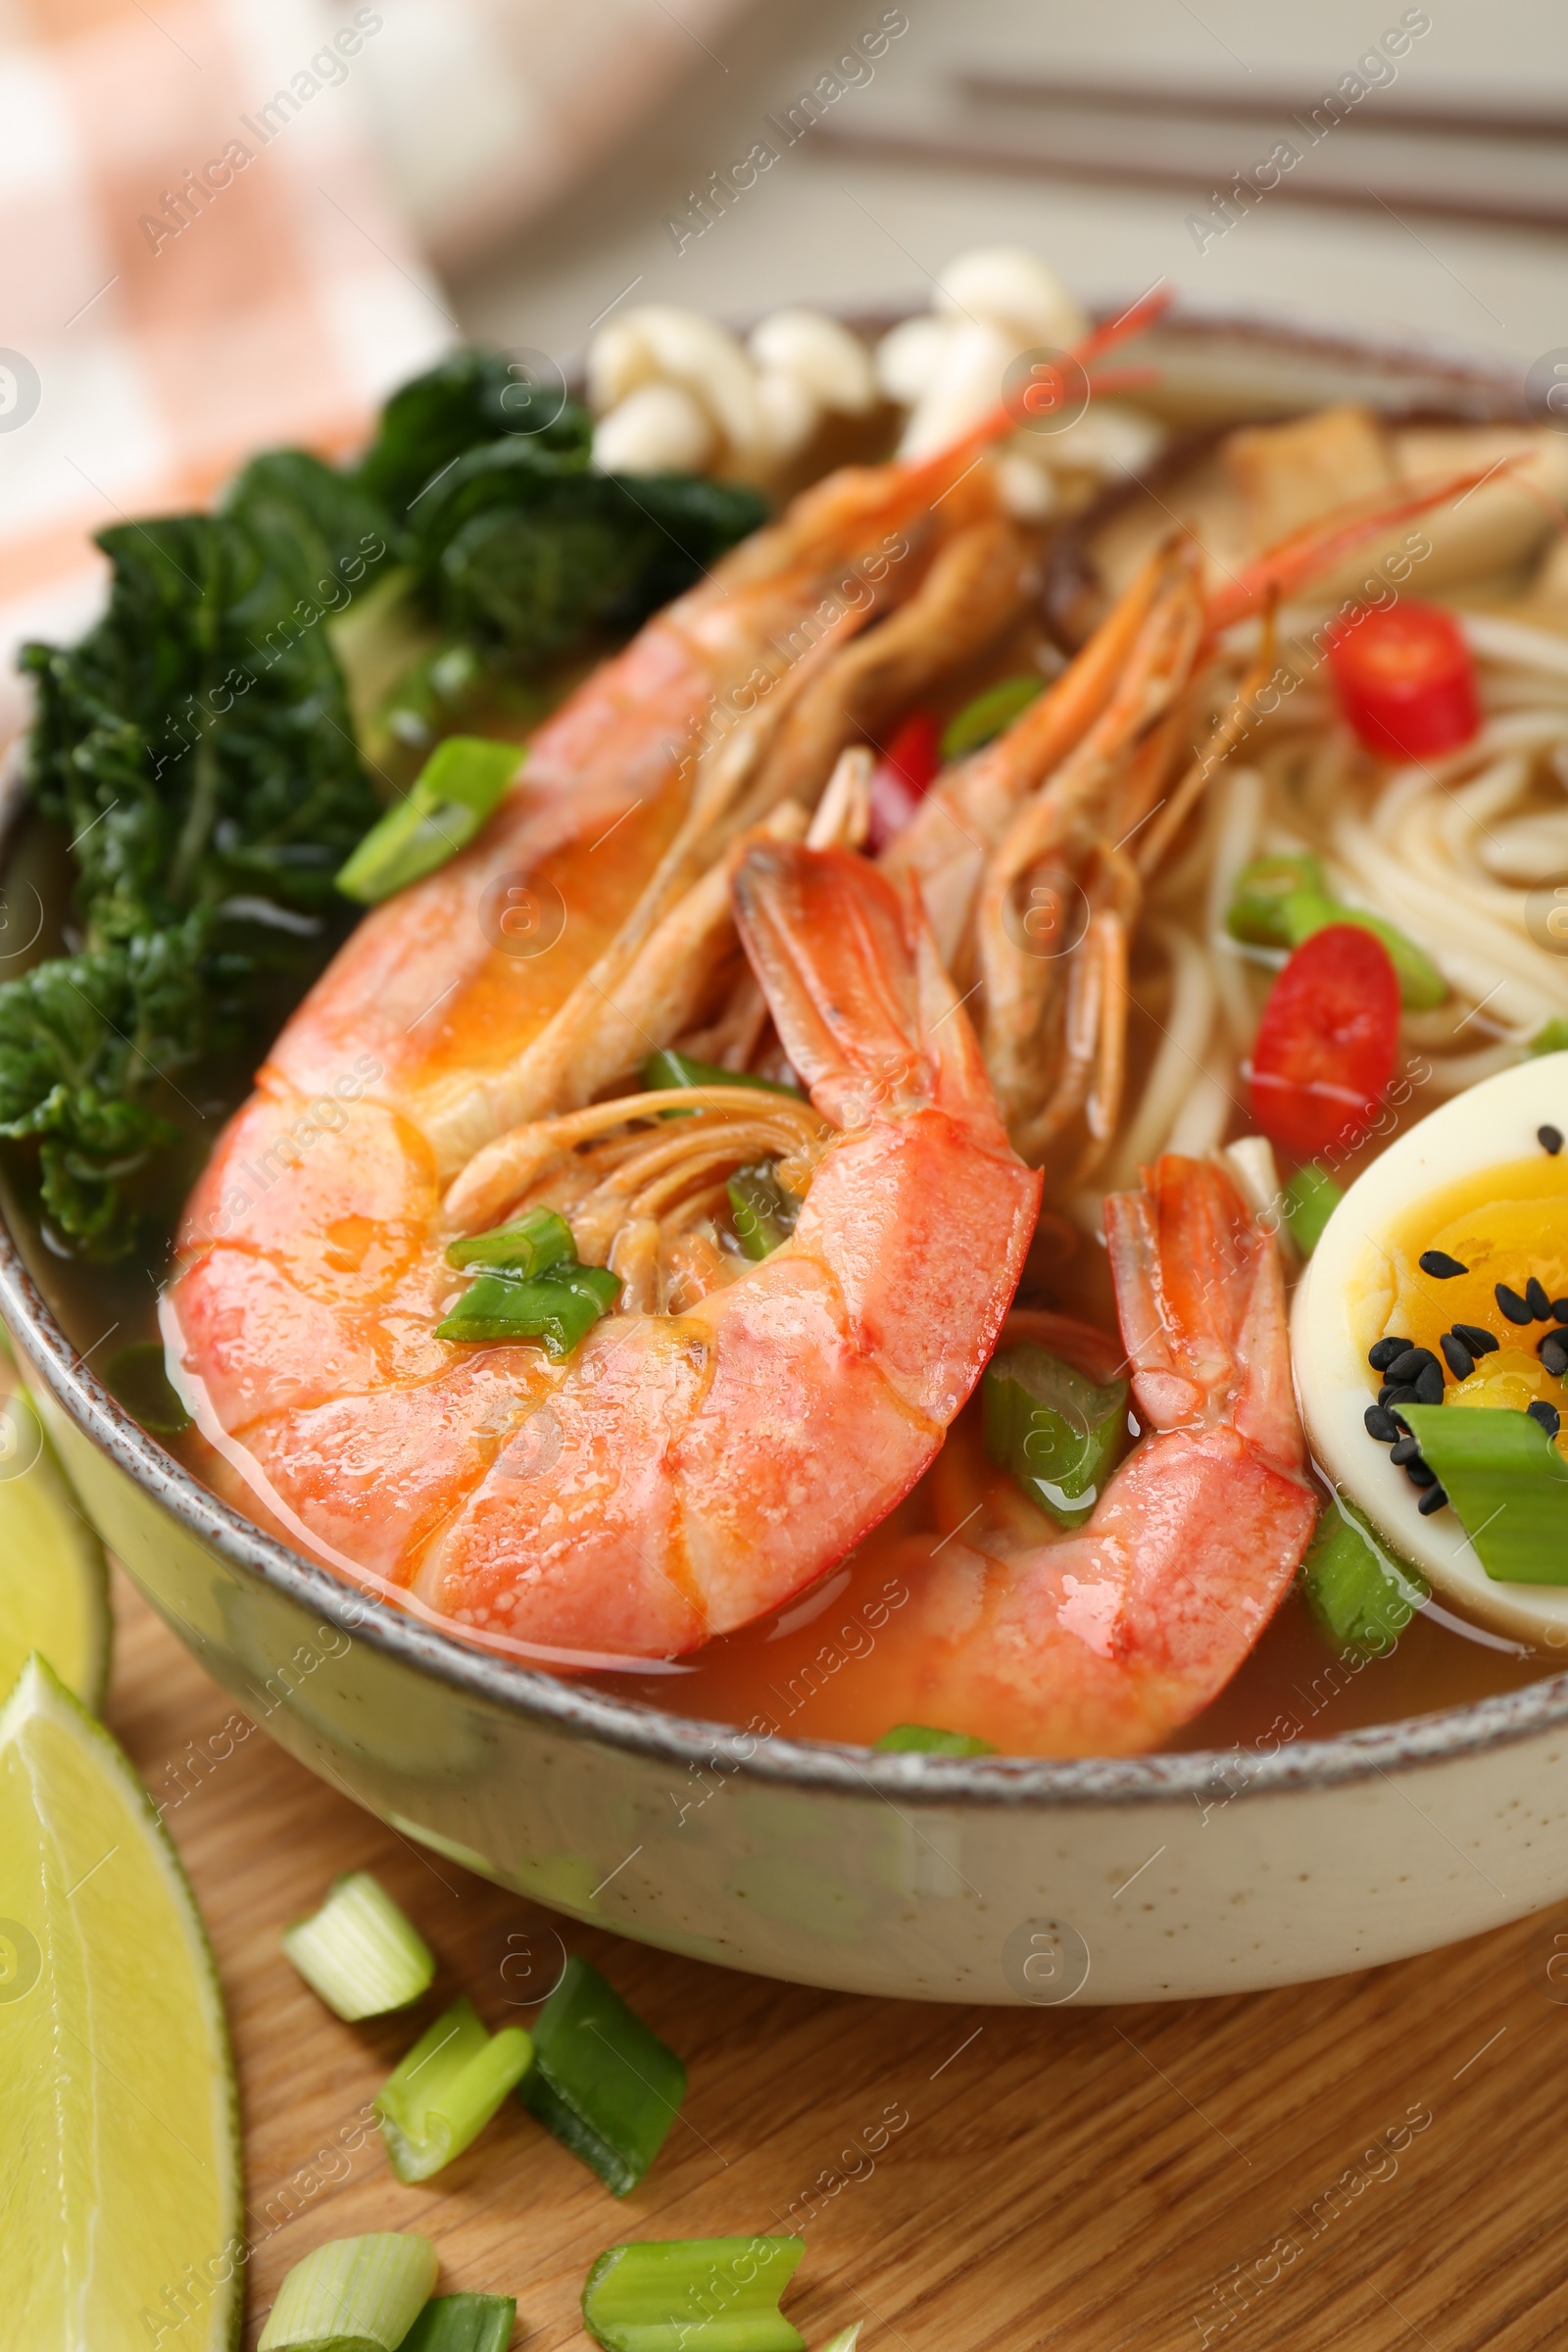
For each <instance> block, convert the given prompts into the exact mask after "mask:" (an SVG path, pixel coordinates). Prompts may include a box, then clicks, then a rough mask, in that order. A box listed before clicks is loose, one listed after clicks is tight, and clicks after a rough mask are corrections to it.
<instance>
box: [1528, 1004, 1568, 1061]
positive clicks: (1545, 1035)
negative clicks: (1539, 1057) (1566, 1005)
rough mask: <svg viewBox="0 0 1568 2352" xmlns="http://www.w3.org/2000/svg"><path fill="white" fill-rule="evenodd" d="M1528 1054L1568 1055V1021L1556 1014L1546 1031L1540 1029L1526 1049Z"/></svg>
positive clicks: (1547, 1024) (1546, 1026) (1545, 1028)
mask: <svg viewBox="0 0 1568 2352" xmlns="http://www.w3.org/2000/svg"><path fill="white" fill-rule="evenodd" d="M1525 1052H1526V1053H1527V1054H1568V1020H1564V1019H1563V1016H1562V1014H1561V1013H1560V1012H1559V1013H1555V1014H1553V1016H1552V1018H1551V1019H1550V1020H1549V1021H1548V1022H1547V1023H1546V1025H1545V1027H1544V1029H1538V1030H1537V1031H1536V1034H1535V1036H1534V1037H1533V1038H1532V1039H1531V1040H1530V1043H1529V1045H1528V1046H1527V1047H1526V1048H1525Z"/></svg>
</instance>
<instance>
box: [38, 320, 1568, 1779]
mask: <svg viewBox="0 0 1568 2352" xmlns="http://www.w3.org/2000/svg"><path fill="white" fill-rule="evenodd" d="M900 315H901V313H900V312H898V311H895V310H892V309H889V310H887V311H881V312H876V313H873V312H870V311H869V310H867V311H864V312H859V313H858V315H852V317H853V319H854V322H855V323H859V322H860V321H861V320H864V321H865V323H866V324H867V325H870V324H871V323H872V322H873V320H874V321H875V323H876V324H881V323H883V322H884V321H890V320H891V319H893V318H895V317H897V316H900ZM1111 315H1114V314H1113V313H1112V314H1111ZM1159 331H1161V332H1163V333H1167V334H1172V335H1175V336H1179V337H1180V338H1181V339H1182V340H1183V341H1184V342H1188V343H1201V342H1210V343H1219V342H1223V341H1225V340H1231V341H1240V342H1242V343H1244V344H1245V343H1248V342H1250V343H1253V344H1255V345H1259V346H1270V347H1273V348H1274V349H1276V350H1280V351H1285V352H1290V351H1295V352H1297V353H1299V354H1300V355H1302V356H1306V355H1309V354H1310V355H1314V356H1318V357H1321V358H1322V359H1324V360H1325V361H1345V362H1350V363H1361V364H1365V365H1370V366H1373V367H1377V368H1382V369H1384V370H1385V371H1386V372H1387V373H1388V374H1389V375H1390V376H1391V377H1393V378H1397V377H1399V376H1401V375H1407V376H1414V375H1416V374H1417V373H1422V374H1425V375H1426V376H1427V377H1428V379H1429V380H1430V379H1431V378H1432V377H1433V376H1437V377H1438V378H1439V379H1440V380H1442V381H1443V383H1444V385H1445V388H1446V389H1451V390H1452V391H1453V392H1454V393H1456V394H1457V393H1461V392H1462V393H1463V394H1465V395H1467V396H1468V400H1469V401H1470V402H1472V403H1473V404H1474V405H1473V407H1472V408H1471V409H1470V412H1469V413H1470V414H1471V416H1472V417H1474V420H1475V421H1477V422H1484V421H1495V422H1514V421H1524V420H1527V419H1528V418H1529V417H1530V414H1531V412H1530V409H1529V405H1528V403H1527V402H1526V400H1525V399H1524V397H1523V393H1522V387H1521V382H1520V375H1519V372H1518V371H1517V369H1516V368H1509V367H1508V366H1507V365H1506V363H1504V362H1502V361H1500V360H1498V359H1496V358H1495V357H1493V356H1491V355H1478V354H1467V353H1466V352H1464V350H1463V349H1462V347H1458V346H1455V345H1453V344H1449V343H1446V342H1444V343H1440V342H1437V341H1436V340H1434V341H1423V340H1421V339H1419V338H1416V337H1413V336H1405V337H1401V338H1399V339H1398V340H1397V341H1396V340H1392V339H1391V340H1389V341H1384V340H1381V339H1378V338H1375V337H1372V336H1361V335H1358V334H1356V333H1355V332H1353V330H1348V329H1346V328H1343V327H1334V326H1329V325H1321V326H1320V325H1318V324H1317V323H1316V322H1311V321H1299V320H1292V319H1288V318H1285V317H1282V316H1279V315H1273V316H1270V315H1268V314H1266V313H1263V312H1257V313H1253V314H1251V315H1246V314H1236V313H1233V312H1219V313H1209V312H1204V311H1201V310H1199V309H1196V308H1194V307H1192V306H1180V307H1178V308H1176V309H1175V310H1173V311H1172V312H1171V314H1170V315H1169V316H1168V317H1167V319H1165V320H1163V321H1162V322H1161V328H1160V330H1159ZM20 750H21V744H20V739H19V741H18V743H17V744H16V745H14V746H13V747H12V751H11V753H10V755H9V756H8V757H7V758H6V760H5V761H4V766H3V772H0V870H3V866H4V862H5V859H6V858H7V856H8V854H9V851H10V848H11V844H12V840H13V836H14V834H15V831H16V829H17V826H18V824H19V821H20V819H21V818H22V816H23V814H24V813H25V809H26V806H27V802H26V792H25V781H24V777H23V770H22V761H21V758H20ZM0 1316H3V1318H4V1320H5V1322H6V1323H7V1325H8V1326H9V1327H10V1329H11V1331H12V1333H13V1334H14V1335H15V1337H16V1339H17V1340H18V1342H19V1344H20V1347H21V1349H22V1352H23V1353H24V1355H25V1358H26V1359H27V1368H28V1369H29V1370H30V1371H31V1373H32V1374H33V1375H34V1376H35V1377H37V1378H40V1379H41V1380H42V1381H43V1382H44V1384H45V1385H46V1387H47V1389H48V1391H49V1394H50V1396H51V1397H52V1398H53V1399H54V1401H55V1403H56V1404H57V1405H58V1407H59V1408H60V1410H61V1411H62V1412H63V1413H64V1415H65V1416H66V1418H67V1419H68V1420H69V1421H70V1422H71V1423H72V1424H73V1427H74V1428H75V1429H76V1430H77V1431H78V1433H79V1434H80V1435H81V1436H82V1437H83V1438H85V1439H86V1440H87V1442H88V1443H89V1444H90V1445H92V1446H94V1447H95V1448H96V1450H97V1451H99V1452H100V1453H102V1454H104V1455H105V1456H106V1457H107V1458H108V1459H109V1460H110V1461H111V1462H112V1463H114V1464H115V1465H116V1466H117V1467H118V1468H119V1469H120V1470H122V1471H123V1473H124V1474H125V1475H126V1476H127V1477H128V1478H129V1479H130V1480H131V1482H132V1484H133V1485H135V1486H136V1487H137V1488H138V1489H139V1490H140V1491H141V1492H142V1493H143V1494H145V1495H148V1496H149V1498H150V1499H151V1500H153V1501H154V1502H156V1503H157V1504H158V1505H159V1506H160V1507H161V1508H162V1509H164V1510H165V1511H167V1512H168V1513H169V1514H170V1515H171V1517H172V1518H173V1519H174V1520H175V1521H176V1522H177V1523H178V1524H179V1525H180V1526H181V1527H182V1528H183V1529H184V1530H185V1532H186V1533H187V1534H188V1535H190V1536H192V1537H193V1538H194V1539H195V1540H196V1541H197V1542H198V1543H199V1544H202V1545H203V1546H204V1547H205V1548H206V1549H208V1550H209V1551H211V1552H213V1553H215V1554H216V1555H217V1557H218V1558H220V1559H221V1561H222V1562H223V1563H224V1564H225V1565H226V1566H227V1567H229V1568H230V1569H233V1570H235V1571H238V1572H239V1573H241V1574H242V1575H245V1576H249V1577H255V1578H257V1579H259V1580H260V1582H261V1583H262V1584H263V1585H265V1586H267V1587H269V1588H270V1589H271V1590H273V1591H275V1592H277V1593H281V1594H283V1595H284V1596H286V1597H287V1598H289V1599H291V1600H294V1601H296V1602H299V1603H302V1604H304V1605H305V1606H307V1607H308V1608H309V1609H310V1610H311V1611H312V1612H313V1613H314V1614H316V1615H317V1616H318V1617H319V1619H321V1620H324V1621H325V1622H327V1623H329V1624H331V1625H333V1626H334V1627H336V1628H338V1629H339V1630H341V1631H342V1632H344V1633H346V1634H347V1635H349V1636H350V1637H351V1638H358V1639H360V1640H362V1641H365V1642H368V1643H369V1644H370V1645H371V1647H372V1648H375V1649H378V1650H380V1651H382V1652H384V1653H385V1654H386V1655H387V1656H389V1657H390V1658H393V1659H395V1660H398V1661H399V1662H401V1663H402V1664H404V1665H407V1666H410V1667H412V1668H414V1669H415V1670H416V1671H417V1672H419V1673H422V1674H426V1675H429V1676H431V1677H433V1678H434V1679H435V1680H436V1681H437V1682H440V1683H443V1684H445V1685H446V1686H448V1687H449V1688H451V1689H452V1690H454V1691H460V1692H462V1693H464V1694H465V1695H466V1696H467V1697H469V1698H472V1699H477V1700H481V1701H483V1702H485V1703H486V1704H488V1705H490V1706H492V1707H495V1708H497V1709H499V1710H500V1711H502V1712H504V1713H507V1714H511V1715H514V1716H518V1717H521V1718H522V1719H524V1720H526V1721H530V1722H532V1723H534V1724H536V1725H537V1726H539V1728H540V1729H541V1730H544V1731H547V1732H554V1733H557V1734H560V1735H562V1736H564V1737H568V1738H575V1739H586V1740H594V1741H595V1742H596V1743H597V1744H599V1745H601V1746H604V1747H608V1748H611V1749H618V1750H621V1751H624V1752H628V1753H630V1754H632V1755H635V1756H638V1757H641V1758H643V1759H645V1760H648V1761H651V1762H656V1763H663V1764H667V1765H670V1766H672V1767H676V1768H678V1769H680V1770H681V1771H682V1773H683V1774H684V1771H685V1768H686V1767H688V1766H692V1765H701V1764H707V1765H709V1767H710V1768H711V1769H720V1770H723V1771H725V1772H728V1773H733V1774H736V1775H740V1776H744V1777H746V1778H748V1779H752V1780H756V1781H759V1782H762V1783H767V1784H773V1785H783V1786H787V1787H792V1788H797V1789H820V1790H823V1791H833V1792H835V1793H837V1794H840V1795H848V1796H855V1797H858V1798H860V1799H862V1800H865V1799H871V1800H877V1801H881V1802H884V1803H885V1802H890V1801H892V1800H894V1799H897V1800H899V1801H900V1802H901V1803H908V1802H911V1801H912V1802H916V1803H930V1804H940V1805H949V1806H951V1805H955V1804H961V1805H965V1806H978V1807H982V1808H986V1809H990V1808H993V1807H997V1806H1003V1807H1010V1808H1016V1807H1019V1806H1024V1807H1029V1808H1032V1809H1037V1810H1045V1809H1048V1808H1055V1807H1061V1806H1068V1807H1078V1806H1082V1805H1114V1806H1124V1805H1129V1804H1151V1803H1165V1804H1170V1803H1178V1804H1183V1805H1185V1804H1186V1803H1187V1802H1188V1801H1189V1800H1193V1801H1196V1802H1197V1803H1198V1805H1199V1808H1200V1813H1201V1816H1202V1817H1203V1818H1204V1819H1206V1808H1205V1806H1204V1803H1203V1799H1204V1796H1205V1793H1207V1794H1209V1795H1210V1797H1211V1801H1213V1802H1215V1803H1229V1802H1230V1801H1231V1799H1232V1798H1233V1797H1241V1796H1260V1795H1266V1794H1271V1793H1281V1792H1285V1791H1288V1790H1291V1789H1327V1788H1334V1787H1339V1786H1342V1785H1345V1784H1347V1783H1354V1782H1360V1781H1367V1780H1370V1779H1372V1778H1374V1777H1380V1778H1381V1777H1386V1776H1387V1775H1388V1774H1389V1773H1390V1772H1393V1771H1396V1770H1407V1769H1409V1768H1412V1767H1421V1766H1433V1765H1439V1764H1445V1763H1451V1762H1454V1761H1456V1760H1458V1759H1461V1758H1463V1757H1466V1756H1474V1755H1480V1754H1483V1753H1485V1752H1487V1751H1488V1750H1490V1749H1493V1748H1495V1747H1503V1746H1509V1745H1513V1744H1515V1743H1517V1742H1518V1741H1521V1740H1529V1739H1532V1738H1535V1737H1537V1736H1540V1735H1544V1734H1546V1733H1549V1732H1552V1731H1554V1730H1558V1729H1560V1728H1563V1727H1565V1726H1568V1669H1565V1671H1564V1672H1562V1673H1560V1674H1556V1675H1551V1676H1544V1677H1543V1678H1542V1679H1541V1680H1539V1681H1537V1682H1533V1683H1529V1684H1526V1685H1524V1686H1522V1687H1521V1688H1520V1689H1518V1690H1515V1691H1504V1692H1501V1693H1497V1694H1495V1695H1494V1696H1492V1697H1489V1698H1485V1699H1480V1700H1475V1701H1472V1702H1471V1703H1470V1704H1468V1705H1465V1706H1459V1707H1450V1708H1445V1709H1442V1710H1440V1711H1437V1712H1434V1713H1431V1714H1426V1715H1415V1716H1406V1717H1404V1718H1402V1719H1400V1720H1398V1721H1397V1722H1394V1723H1389V1724H1378V1725H1372V1726H1369V1727H1367V1728H1365V1729H1362V1730H1358V1731H1352V1732H1346V1733H1341V1734H1339V1735H1337V1736H1335V1737H1333V1738H1330V1739H1325V1740H1310V1739H1304V1738H1303V1739H1299V1740H1282V1741H1280V1742H1279V1743H1277V1744H1276V1745H1275V1746H1274V1747H1273V1748H1272V1749H1265V1748H1264V1747H1263V1746H1262V1745H1261V1743H1260V1742H1254V1743H1253V1744H1252V1745H1250V1746H1243V1745H1242V1744H1241V1743H1240V1742H1237V1743H1235V1744H1233V1745H1232V1746H1230V1747H1227V1748H1191V1749H1177V1750H1164V1751H1159V1752H1156V1753H1154V1754H1149V1755H1137V1756H1121V1757H1108V1756H1081V1757H1050V1756H1022V1757H1015V1756H975V1757H967V1756H965V1757H959V1756H937V1755H930V1754H925V1753H920V1752H909V1753H888V1752H881V1751H878V1750H876V1749H868V1748H863V1747H858V1746H852V1745H850V1744H848V1743H844V1742H839V1741H831V1740H799V1739H790V1738H788V1737H787V1736H786V1735H785V1734H784V1733H783V1732H781V1731H780V1732H774V1733H771V1734H767V1735H762V1736H758V1735H753V1734H751V1733H749V1732H746V1731H744V1730H740V1729H738V1728H737V1727H735V1726H734V1725H730V1724H719V1723H712V1722H708V1721H704V1720H702V1719H700V1718H697V1717H692V1716H684V1715H676V1714H672V1713H666V1712H665V1711H664V1710H662V1708H659V1707H656V1706H653V1705H650V1704H648V1703H646V1702H643V1701H640V1700H635V1699H628V1698H622V1697H619V1696H617V1695H614V1694H612V1693H611V1692H609V1691H603V1690H600V1689H598V1688H597V1687H595V1686H593V1685H591V1684H588V1683H584V1682H579V1681H574V1680H569V1679H566V1678H564V1677H562V1676H558V1675H555V1674H551V1673H548V1672H546V1671H544V1670H543V1669H540V1668H537V1667H532V1666H526V1665H522V1664H515V1663H514V1662H512V1661H511V1660H509V1659H506V1658H502V1657H498V1656H496V1655H495V1654H494V1653H493V1652H490V1651H486V1650H484V1649H481V1648H479V1647H476V1646H474V1645H471V1644H469V1643H466V1642H463V1641H461V1640H459V1639H456V1638H454V1637H452V1636H449V1635H446V1634H444V1633H441V1632H439V1631H438V1630H437V1629H436V1628H434V1627H433V1626H429V1625H426V1624H424V1623H422V1622H421V1621H420V1620H418V1619H417V1618H415V1617H412V1616H410V1615H408V1614H407V1613H406V1612H405V1611H403V1610H400V1609H398V1608H396V1607H395V1606H392V1605H390V1604H388V1603H386V1602H384V1601H381V1600H379V1599H377V1598H375V1597H374V1596H373V1595H371V1594H368V1593H363V1592H361V1591H359V1590H357V1589H356V1588H355V1587H353V1586H350V1585H349V1584H347V1583H346V1582H345V1581H344V1580H343V1579H342V1578H341V1577H340V1576H338V1575H337V1574H335V1573H334V1572H333V1571H332V1570H331V1569H329V1568H326V1567H324V1566H322V1565H320V1564H319V1563H317V1562H315V1561H313V1560H310V1559H308V1558H307V1557H306V1556H305V1555H304V1554H303V1553H302V1552H298V1551H295V1550H294V1549H292V1548H291V1547H290V1546H289V1545H287V1544H283V1543H282V1542H280V1541H279V1540H278V1539H277V1538H275V1537H272V1536H270V1535H268V1534H267V1533H266V1532H265V1531H264V1530H263V1529H261V1528H260V1527H258V1526H256V1525H255V1524H254V1523H253V1522H252V1521H250V1520H248V1519H246V1518H245V1517H244V1516H243V1515H242V1514H241V1513H240V1512H238V1511H236V1510H234V1509H233V1508H232V1507H231V1506H230V1505H229V1504H227V1503H225V1502H223V1501H221V1499H220V1498H219V1496H218V1495H215V1494H213V1493H212V1492H211V1491H210V1490H209V1489H208V1488H206V1487H205V1486H203V1485H202V1483H201V1481H200V1480H199V1479H198V1478H197V1477H196V1476H195V1474H194V1473H193V1472H192V1471H189V1470H187V1469H186V1468H185V1467H184V1466H183V1464H181V1463H180V1462H178V1461H176V1460H175V1459H174V1458H173V1456H172V1455H171V1454H169V1453H167V1452H166V1451H165V1450H164V1448H163V1447H162V1446H160V1445H159V1444H158V1442H157V1440H156V1438H154V1437H153V1436H151V1435H150V1434H149V1433H148V1432H147V1431H145V1430H144V1429H142V1428H141V1426H140V1425H139V1424H138V1423H137V1422H136V1421H134V1420H132V1418H131V1417H130V1415H129V1414H128V1413H127V1412H126V1411H125V1409H124V1408H123V1406H122V1405H121V1404H120V1403H119V1402H118V1400H117V1399H116V1398H115V1397H113V1396H112V1395H111V1394H110V1392H109V1391H108V1389H107V1388H105V1386H104V1384H103V1383H102V1381H101V1380H100V1379H99V1378H98V1376H97V1375H96V1373H94V1372H93V1371H92V1369H91V1368H90V1366H89V1365H88V1364H87V1362H86V1361H85V1359H84V1358H83V1357H82V1355H81V1354H80V1353H79V1352H78V1350H77V1349H76V1348H75V1347H74V1346H73V1343H72V1342H71V1341H70V1340H69V1339H68V1338H67V1336H66V1333H65V1331H64V1330H63V1328H62V1327H61V1325H60V1324H59V1322H58V1321H57V1320H56V1318H55V1316H54V1314H53V1313H52V1311H51V1310H50V1308H49V1306H48V1304H47V1302H46V1300H45V1299H44V1297H43V1294H42V1292H41V1291H40V1290H39V1288H38V1285H37V1284H36V1282H35V1281H34V1280H33V1278H32V1276H31V1274H30V1273H29V1271H28V1269H27V1266H26V1263H25V1259H24V1256H23V1254H22V1250H21V1249H20V1247H19V1244H18V1242H17V1240H16V1239H15V1237H14V1236H13V1234H12V1232H11V1230H10V1225H9V1223H8V1221H7V1218H6V1215H5V1209H4V1202H3V1201H0ZM132 1581H133V1582H135V1581H136V1580H135V1579H134V1578H132ZM1329 1662H1330V1663H1335V1662H1336V1661H1334V1660H1332V1659H1331V1660H1330V1661H1329ZM1216 1792H1223V1793H1222V1794H1221V1793H1216Z"/></svg>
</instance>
